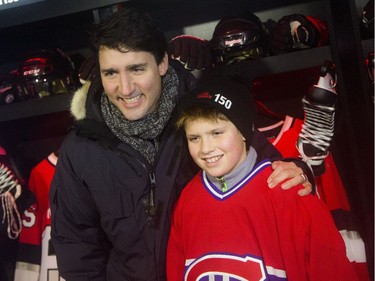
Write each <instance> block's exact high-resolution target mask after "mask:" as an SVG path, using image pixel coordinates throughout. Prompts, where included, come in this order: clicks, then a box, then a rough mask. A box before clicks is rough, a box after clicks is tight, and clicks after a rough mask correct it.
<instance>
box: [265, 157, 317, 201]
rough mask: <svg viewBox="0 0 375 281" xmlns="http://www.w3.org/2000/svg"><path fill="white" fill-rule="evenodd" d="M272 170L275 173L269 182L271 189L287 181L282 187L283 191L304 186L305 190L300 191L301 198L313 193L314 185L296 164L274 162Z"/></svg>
mask: <svg viewBox="0 0 375 281" xmlns="http://www.w3.org/2000/svg"><path fill="white" fill-rule="evenodd" d="M272 169H273V172H272V174H271V175H270V176H269V178H268V180H267V183H268V186H269V187H270V188H273V187H275V186H276V185H278V184H279V183H280V182H283V181H285V182H284V183H283V184H282V185H281V188H282V189H289V188H291V187H293V186H296V185H298V184H302V185H303V186H304V188H303V189H300V190H299V191H298V194H299V195H300V196H305V195H308V194H310V193H311V192H312V184H311V183H310V182H309V180H308V179H307V176H306V175H305V174H304V172H303V170H302V169H301V168H300V167H298V166H297V165H296V164H295V163H294V162H284V161H274V162H273V163H272Z"/></svg>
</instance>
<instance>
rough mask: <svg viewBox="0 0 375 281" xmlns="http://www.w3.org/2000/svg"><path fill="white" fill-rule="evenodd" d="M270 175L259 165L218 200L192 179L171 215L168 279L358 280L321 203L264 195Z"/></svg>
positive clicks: (290, 193)
mask: <svg viewBox="0 0 375 281" xmlns="http://www.w3.org/2000/svg"><path fill="white" fill-rule="evenodd" d="M271 172H272V168H271V166H270V162H262V163H260V164H258V165H257V166H256V167H255V168H254V169H253V170H252V171H251V172H250V173H249V174H248V175H247V176H246V177H244V178H243V180H242V181H241V182H239V183H238V184H237V185H235V186H233V187H232V188H231V189H230V190H229V191H228V192H226V193H222V192H220V191H218V190H217V189H216V188H215V187H214V186H213V184H212V183H211V182H210V181H209V179H208V178H207V177H206V175H205V173H204V172H200V173H199V174H198V175H196V176H195V177H194V179H193V180H192V181H191V182H190V183H189V184H188V185H187V186H186V187H185V188H184V190H183V191H182V194H181V197H180V198H179V200H178V202H177V204H176V206H175V210H174V213H173V218H172V228H171V234H170V240H169V244H168V251H167V277H168V280H170V281H176V280H186V281H190V280H191V281H193V280H194V281H209V280H233V281H240V280H241V281H244V280H248V281H254V280H257V281H258V280H272V281H281V280H289V281H304V280H309V281H322V280H324V281H337V280H341V281H346V280H347V281H354V280H358V279H357V277H356V275H355V273H354V270H353V267H352V266H351V265H350V262H349V260H348V259H347V257H346V254H345V245H344V242H343V240H342V238H341V236H340V234H339V232H338V231H337V228H336V226H335V225H334V222H333V220H332V217H331V215H330V213H329V211H328V209H327V207H326V206H325V205H324V203H323V202H322V201H321V200H319V199H318V198H317V197H316V196H314V195H308V196H303V197H300V196H299V195H298V194H297V192H296V188H301V186H298V187H296V188H292V189H289V190H282V189H281V188H280V187H279V186H278V187H276V188H274V189H270V188H268V186H267V182H266V181H267V178H268V176H269V175H270V174H271Z"/></svg>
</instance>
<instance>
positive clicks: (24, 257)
mask: <svg viewBox="0 0 375 281" xmlns="http://www.w3.org/2000/svg"><path fill="white" fill-rule="evenodd" d="M56 162H57V157H56V156H55V154H54V153H52V154H50V155H49V156H48V158H46V159H43V160H42V161H41V162H40V163H39V164H37V165H36V166H35V167H34V168H33V169H32V171H31V173H30V178H29V188H30V190H31V191H32V192H34V194H35V196H36V198H37V203H36V204H35V205H33V206H32V207H31V208H29V209H28V210H27V211H26V212H25V214H24V217H23V229H22V232H21V234H20V244H19V250H18V258H17V263H16V271H15V279H14V280H15V281H25V280H27V281H63V280H64V279H63V278H62V277H60V276H59V272H58V269H57V262H56V255H55V252H54V250H53V247H52V243H51V235H50V233H51V226H50V223H51V212H50V208H49V196H48V194H49V189H50V184H51V181H52V178H53V175H54V172H55V167H56Z"/></svg>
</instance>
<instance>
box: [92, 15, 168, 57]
mask: <svg viewBox="0 0 375 281" xmlns="http://www.w3.org/2000/svg"><path fill="white" fill-rule="evenodd" d="M90 35H91V41H92V47H93V49H94V50H95V51H96V52H98V51H99V49H100V48H101V47H102V46H105V47H108V48H110V49H117V50H119V51H120V52H124V51H128V50H130V51H136V52H137V51H144V52H149V53H151V54H152V55H153V56H154V57H155V60H156V62H157V64H160V63H161V62H162V61H163V58H164V55H165V54H166V52H167V48H168V43H167V40H166V38H165V35H164V33H163V32H162V31H161V30H160V28H159V27H158V26H157V25H156V23H155V22H154V21H153V19H152V18H151V16H150V15H149V14H147V13H146V12H144V11H141V10H138V9H135V8H123V9H121V10H119V11H118V12H116V13H114V14H113V15H112V16H111V17H109V18H108V19H107V20H106V21H104V22H103V23H100V24H97V25H95V26H93V28H92V29H91V30H90Z"/></svg>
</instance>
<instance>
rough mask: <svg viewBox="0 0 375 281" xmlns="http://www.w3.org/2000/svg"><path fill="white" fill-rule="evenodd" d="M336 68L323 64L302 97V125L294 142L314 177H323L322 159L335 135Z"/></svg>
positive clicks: (329, 64)
mask: <svg viewBox="0 0 375 281" xmlns="http://www.w3.org/2000/svg"><path fill="white" fill-rule="evenodd" d="M336 78H337V77H336V72H335V66H334V64H333V63H332V62H330V61H325V62H324V64H323V65H322V67H321V69H320V77H319V80H318V83H317V84H316V85H313V86H312V87H311V88H310V89H309V90H308V93H307V94H306V95H305V96H304V97H303V99H302V102H303V109H304V113H305V118H304V122H303V125H302V129H301V132H300V134H299V137H298V140H297V149H298V151H299V153H300V155H301V157H302V159H303V160H304V161H305V162H307V163H308V164H309V166H310V167H311V168H312V170H313V172H314V174H315V176H319V175H321V174H323V173H324V171H325V165H324V159H325V158H326V157H327V156H328V153H329V147H330V145H331V141H332V138H333V134H334V125H335V105H336V102H337V99H338V95H337V92H336V89H335V87H336V81H337V79H336Z"/></svg>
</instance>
